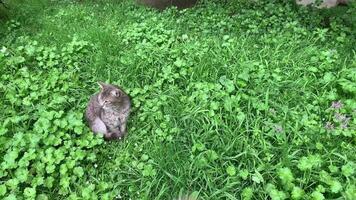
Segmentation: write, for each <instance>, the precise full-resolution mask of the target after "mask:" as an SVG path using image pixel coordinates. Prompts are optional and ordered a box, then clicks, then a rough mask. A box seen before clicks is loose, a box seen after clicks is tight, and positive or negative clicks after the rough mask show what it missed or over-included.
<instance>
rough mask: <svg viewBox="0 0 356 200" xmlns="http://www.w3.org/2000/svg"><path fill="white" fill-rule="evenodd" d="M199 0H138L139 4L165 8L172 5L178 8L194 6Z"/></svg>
mask: <svg viewBox="0 0 356 200" xmlns="http://www.w3.org/2000/svg"><path fill="white" fill-rule="evenodd" d="M197 1H198V0H137V2H138V3H139V4H142V5H146V6H150V7H153V8H157V9H160V10H163V9H165V8H167V7H170V6H176V7H177V8H178V9H185V8H190V7H193V6H194V5H195V4H196V3H197Z"/></svg>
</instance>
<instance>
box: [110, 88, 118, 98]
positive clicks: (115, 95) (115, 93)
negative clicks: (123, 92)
mask: <svg viewBox="0 0 356 200" xmlns="http://www.w3.org/2000/svg"><path fill="white" fill-rule="evenodd" d="M111 95H112V96H114V97H120V91H118V90H113V91H111Z"/></svg>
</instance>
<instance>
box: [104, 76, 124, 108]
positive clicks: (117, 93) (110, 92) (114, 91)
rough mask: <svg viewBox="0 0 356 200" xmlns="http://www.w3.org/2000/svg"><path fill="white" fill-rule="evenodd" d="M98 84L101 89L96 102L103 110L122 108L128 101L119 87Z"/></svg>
mask: <svg viewBox="0 0 356 200" xmlns="http://www.w3.org/2000/svg"><path fill="white" fill-rule="evenodd" d="M98 84H99V85H100V88H101V91H100V93H99V96H98V101H99V104H100V105H101V106H102V107H103V108H104V109H105V108H112V107H118V106H122V105H123V104H124V103H125V102H126V101H127V100H128V96H127V94H126V93H125V92H124V91H123V90H121V89H120V88H119V87H117V86H115V85H111V84H106V83H102V82H98Z"/></svg>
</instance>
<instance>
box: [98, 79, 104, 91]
mask: <svg viewBox="0 0 356 200" xmlns="http://www.w3.org/2000/svg"><path fill="white" fill-rule="evenodd" d="M97 83H98V85H99V86H100V88H101V89H102V90H104V88H105V87H106V84H105V83H103V82H101V81H98V82H97Z"/></svg>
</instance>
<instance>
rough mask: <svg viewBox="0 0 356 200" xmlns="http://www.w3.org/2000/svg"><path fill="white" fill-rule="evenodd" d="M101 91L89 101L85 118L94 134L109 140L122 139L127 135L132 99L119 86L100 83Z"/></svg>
mask: <svg viewBox="0 0 356 200" xmlns="http://www.w3.org/2000/svg"><path fill="white" fill-rule="evenodd" d="M98 84H99V85H100V87H101V91H100V92H99V93H97V94H95V95H93V96H92V97H91V99H90V101H89V104H88V107H87V110H86V113H85V117H86V120H87V122H88V124H89V127H90V128H91V130H92V131H93V132H94V133H99V134H100V133H101V134H104V138H105V139H107V140H111V139H121V138H122V137H123V136H124V135H125V134H126V123H127V119H128V117H129V114H130V109H131V101H130V97H129V96H128V95H127V94H126V93H125V92H124V91H123V90H122V89H121V88H119V87H118V86H115V85H111V84H106V83H102V82H98Z"/></svg>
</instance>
